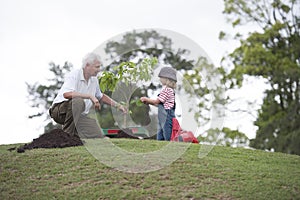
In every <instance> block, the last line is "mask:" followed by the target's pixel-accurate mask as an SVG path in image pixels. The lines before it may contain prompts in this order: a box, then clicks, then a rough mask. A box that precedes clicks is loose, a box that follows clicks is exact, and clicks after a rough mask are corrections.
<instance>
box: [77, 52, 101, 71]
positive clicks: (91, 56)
mask: <svg viewBox="0 0 300 200" xmlns="http://www.w3.org/2000/svg"><path fill="white" fill-rule="evenodd" d="M95 61H99V62H100V63H102V62H101V57H100V56H99V55H98V54H96V53H93V52H91V53H88V54H87V55H86V56H85V57H84V58H83V59H82V68H84V67H85V66H86V65H87V64H93V63H94V62H95Z"/></svg>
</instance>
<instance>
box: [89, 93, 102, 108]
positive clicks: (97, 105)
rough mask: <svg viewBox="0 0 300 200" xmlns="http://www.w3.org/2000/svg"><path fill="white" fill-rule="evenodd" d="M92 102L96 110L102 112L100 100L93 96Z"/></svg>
mask: <svg viewBox="0 0 300 200" xmlns="http://www.w3.org/2000/svg"><path fill="white" fill-rule="evenodd" d="M90 99H91V101H92V102H93V104H94V106H95V109H97V110H100V109H101V104H100V102H99V100H98V99H97V98H96V97H93V96H91V98H90Z"/></svg>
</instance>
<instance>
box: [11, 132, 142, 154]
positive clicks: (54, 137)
mask: <svg viewBox="0 0 300 200" xmlns="http://www.w3.org/2000/svg"><path fill="white" fill-rule="evenodd" d="M128 131H130V130H124V131H123V130H120V131H119V132H118V134H117V135H115V136H114V138H131V139H139V138H138V137H136V136H133V135H132V134H131V132H128ZM128 133H129V134H128ZM82 145H83V142H82V141H81V139H80V138H79V137H78V136H71V135H70V134H68V133H66V132H64V131H63V130H61V129H53V130H52V131H50V132H48V133H44V134H43V135H41V136H40V137H39V138H36V139H33V141H32V142H31V143H28V144H25V145H23V146H20V147H19V148H17V152H18V153H23V152H25V150H30V149H35V148H64V147H72V146H82ZM14 149H15V148H11V149H8V150H9V151H12V150H14Z"/></svg>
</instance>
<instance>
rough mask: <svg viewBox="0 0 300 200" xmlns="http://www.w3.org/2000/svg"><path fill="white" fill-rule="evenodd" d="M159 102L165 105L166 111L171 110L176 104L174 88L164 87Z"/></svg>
mask: <svg viewBox="0 0 300 200" xmlns="http://www.w3.org/2000/svg"><path fill="white" fill-rule="evenodd" d="M158 100H159V101H160V102H161V103H163V104H164V108H165V109H171V108H173V107H174V103H175V93H174V90H173V89H172V88H169V87H166V86H164V87H163V88H162V90H161V92H160V93H159V96H158Z"/></svg>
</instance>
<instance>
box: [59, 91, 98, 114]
mask: <svg viewBox="0 0 300 200" xmlns="http://www.w3.org/2000/svg"><path fill="white" fill-rule="evenodd" d="M76 97H80V98H83V99H90V100H91V101H92V102H93V104H94V106H95V108H96V109H99V110H100V102H99V100H98V99H97V98H96V97H95V96H93V95H89V94H83V93H79V92H65V93H64V98H66V99H72V98H76Z"/></svg>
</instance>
